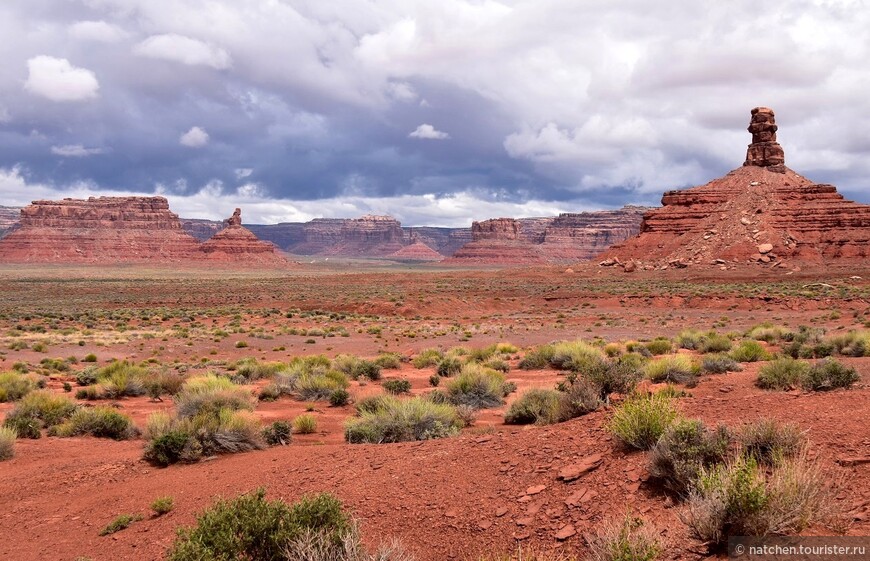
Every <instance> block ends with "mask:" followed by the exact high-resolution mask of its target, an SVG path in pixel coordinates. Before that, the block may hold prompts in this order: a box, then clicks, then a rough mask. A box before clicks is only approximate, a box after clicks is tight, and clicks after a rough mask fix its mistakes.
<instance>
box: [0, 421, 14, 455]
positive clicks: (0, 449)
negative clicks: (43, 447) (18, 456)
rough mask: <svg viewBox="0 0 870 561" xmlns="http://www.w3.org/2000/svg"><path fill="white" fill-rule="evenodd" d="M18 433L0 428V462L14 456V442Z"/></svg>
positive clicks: (10, 429) (6, 428) (7, 428)
mask: <svg viewBox="0 0 870 561" xmlns="http://www.w3.org/2000/svg"><path fill="white" fill-rule="evenodd" d="M17 438H18V433H17V432H16V431H15V429H13V428H9V427H0V462H2V461H5V460H9V459H12V458H13V457H14V456H15V440H16V439H17Z"/></svg>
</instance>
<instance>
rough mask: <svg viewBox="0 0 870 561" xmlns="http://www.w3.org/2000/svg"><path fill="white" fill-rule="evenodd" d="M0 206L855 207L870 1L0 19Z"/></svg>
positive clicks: (67, 5)
mask: <svg viewBox="0 0 870 561" xmlns="http://www.w3.org/2000/svg"><path fill="white" fill-rule="evenodd" d="M0 37H2V38H3V39H2V40H0V205H6V206H20V205H25V204H28V203H29V202H30V201H31V200H34V199H40V198H47V199H52V198H62V197H84V196H91V195H132V194H143V195H144V194H161V195H163V196H166V197H167V198H169V200H170V205H171V207H172V209H173V210H174V211H175V212H176V213H178V214H179V215H181V216H182V217H185V218H210V219H221V218H225V217H227V216H229V215H230V214H231V213H232V209H233V208H235V207H237V206H239V207H241V208H242V210H243V218H244V220H245V221H246V222H249V223H277V222H286V221H305V220H309V219H311V218H315V217H324V216H325V217H356V216H360V215H362V214H391V215H393V216H395V217H397V218H398V219H399V220H401V221H402V223H403V224H405V225H409V226H410V225H420V226H422V225H432V226H468V225H469V224H470V223H471V221H472V220H482V219H486V218H493V217H499V216H513V217H520V216H547V215H554V214H557V213H559V212H577V211H582V210H595V209H606V208H617V207H619V206H621V205H623V204H648V205H656V204H658V203H659V201H660V199H661V193H662V192H663V191H665V190H669V189H680V188H685V187H689V186H692V185H698V184H703V183H706V182H707V181H710V180H711V179H714V178H716V177H719V176H721V175H723V174H724V173H726V172H727V171H729V170H731V169H734V168H736V167H739V166H740V165H741V164H742V162H743V159H744V157H745V151H746V145H747V144H748V143H749V142H750V136H749V133H747V132H746V127H747V125H748V124H749V116H750V114H749V111H750V110H751V109H752V108H753V107H756V106H759V105H764V106H768V107H772V108H773V109H774V110H775V111H776V115H777V123H778V125H779V134H778V140H779V142H780V143H781V144H782V146H783V148H784V150H785V154H786V165H788V166H789V167H791V168H792V169H794V170H795V171H797V172H799V173H801V174H802V175H804V176H806V177H808V178H810V179H812V180H813V181H816V182H819V183H832V184H835V185H837V186H838V188H839V190H840V191H841V192H842V193H843V194H844V195H845V196H847V197H848V198H851V199H854V200H858V201H861V202H870V189H868V187H870V182H868V177H870V134H868V132H867V131H868V130H870V95H868V90H870V64H868V62H867V61H868V59H870V3H868V2H865V1H861V0H858V1H855V0H814V1H810V0H785V1H781V2H758V1H757V0H752V1H744V0H729V1H728V2H712V1H701V2H699V1H697V0H685V1H684V0H661V1H660V2H655V3H650V2H649V1H648V0H643V1H641V0H503V1H494V0H438V1H437V2H433V1H431V0H329V1H323V0H245V1H240V0H3V1H2V2H0Z"/></svg>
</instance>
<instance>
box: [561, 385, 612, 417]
mask: <svg viewBox="0 0 870 561" xmlns="http://www.w3.org/2000/svg"><path fill="white" fill-rule="evenodd" d="M601 388H602V387H601V385H599V383H598V382H595V381H592V380H590V379H588V378H586V377H582V376H577V377H576V378H574V379H569V380H566V381H565V382H563V383H561V384H559V386H558V389H559V391H560V392H562V402H561V412H560V414H559V417H560V418H561V419H562V420H563V421H567V420H568V419H573V418H575V417H580V416H582V415H585V414H587V413H591V412H592V411H595V410H596V409H598V408H599V407H601V404H602V401H601V399H602V389H601Z"/></svg>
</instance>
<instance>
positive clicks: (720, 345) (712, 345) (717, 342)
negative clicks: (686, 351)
mask: <svg viewBox="0 0 870 561" xmlns="http://www.w3.org/2000/svg"><path fill="white" fill-rule="evenodd" d="M696 349H697V351H698V352H700V353H705V354H706V353H724V352H728V351H730V350H731V339H730V338H728V337H727V336H726V335H720V334H718V333H716V332H715V331H711V332H709V333H707V334H705V335H704V336H703V337H701V339H700V341H698V345H697V347H696Z"/></svg>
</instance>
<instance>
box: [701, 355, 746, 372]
mask: <svg viewBox="0 0 870 561" xmlns="http://www.w3.org/2000/svg"><path fill="white" fill-rule="evenodd" d="M701 370H702V371H703V372H706V373H708V374H724V373H726V372H740V371H741V370H743V367H742V366H740V363H739V362H737V361H736V360H734V359H733V358H731V357H730V356H728V355H726V354H724V353H720V354H710V355H705V356H704V358H703V360H702V361H701Z"/></svg>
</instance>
